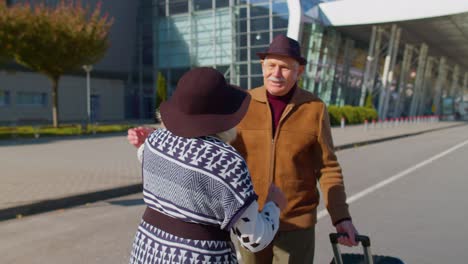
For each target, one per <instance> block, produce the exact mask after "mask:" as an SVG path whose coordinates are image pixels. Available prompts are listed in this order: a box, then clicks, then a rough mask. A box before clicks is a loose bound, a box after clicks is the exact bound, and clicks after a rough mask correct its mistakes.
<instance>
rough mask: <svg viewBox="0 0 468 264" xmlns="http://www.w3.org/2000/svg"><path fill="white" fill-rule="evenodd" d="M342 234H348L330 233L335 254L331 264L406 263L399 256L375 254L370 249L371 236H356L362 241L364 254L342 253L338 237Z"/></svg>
mask: <svg viewBox="0 0 468 264" xmlns="http://www.w3.org/2000/svg"><path fill="white" fill-rule="evenodd" d="M340 236H346V234H337V233H331V234H330V242H331V244H332V248H333V255H334V257H333V260H332V262H331V264H361V263H362V264H365V263H367V264H404V263H403V261H401V260H400V259H398V258H394V257H389V256H378V255H374V256H373V255H372V253H371V250H370V239H369V237H368V236H362V235H358V236H356V241H357V242H360V243H361V245H362V248H363V250H364V255H362V254H349V253H345V254H341V252H340V248H339V247H338V238H339V237H340Z"/></svg>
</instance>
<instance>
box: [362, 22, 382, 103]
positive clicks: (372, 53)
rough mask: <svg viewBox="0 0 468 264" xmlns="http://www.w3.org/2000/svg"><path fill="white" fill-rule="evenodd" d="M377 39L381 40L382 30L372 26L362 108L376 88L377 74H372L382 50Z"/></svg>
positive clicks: (363, 83) (363, 85)
mask: <svg viewBox="0 0 468 264" xmlns="http://www.w3.org/2000/svg"><path fill="white" fill-rule="evenodd" d="M377 37H378V38H379V39H380V30H378V26H372V34H371V39H370V43H369V51H368V53H367V54H368V55H367V58H366V69H365V72H364V77H363V81H362V88H361V99H360V100H359V105H360V106H364V104H365V100H366V94H367V93H368V92H369V93H371V92H372V88H373V87H374V79H375V72H372V70H373V69H374V64H376V63H378V50H379V49H380V40H379V41H377ZM377 44H378V45H377ZM376 51H377V52H376ZM376 54H377V56H376Z"/></svg>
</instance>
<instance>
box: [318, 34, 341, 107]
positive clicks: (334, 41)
mask: <svg viewBox="0 0 468 264" xmlns="http://www.w3.org/2000/svg"><path fill="white" fill-rule="evenodd" d="M340 44H341V36H340V33H339V32H338V31H336V30H333V31H332V34H331V41H330V44H329V52H328V59H327V65H326V67H325V69H326V71H325V72H324V73H325V75H324V76H325V78H324V80H323V83H322V88H323V89H322V91H321V93H319V94H320V98H322V100H323V101H324V102H325V103H326V104H330V101H331V95H332V90H333V81H334V79H335V68H336V59H337V57H338V51H339V48H340Z"/></svg>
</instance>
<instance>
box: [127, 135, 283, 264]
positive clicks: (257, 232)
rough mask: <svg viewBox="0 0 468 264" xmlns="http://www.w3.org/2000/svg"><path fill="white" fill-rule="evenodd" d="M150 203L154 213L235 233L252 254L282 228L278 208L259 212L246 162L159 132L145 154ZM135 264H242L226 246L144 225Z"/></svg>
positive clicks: (225, 150)
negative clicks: (238, 262)
mask: <svg viewBox="0 0 468 264" xmlns="http://www.w3.org/2000/svg"><path fill="white" fill-rule="evenodd" d="M142 167H143V195H144V201H145V203H146V204H147V205H148V207H150V208H151V209H153V210H156V211H158V212H161V213H164V214H166V215H168V216H170V217H173V218H176V219H179V220H183V221H186V222H191V223H198V224H202V225H212V226H217V227H219V228H220V229H222V230H226V231H231V232H232V233H233V234H235V237H237V239H239V241H240V244H241V245H242V246H243V247H246V248H247V249H249V250H251V251H254V252H256V251H259V250H261V249H263V248H265V247H266V246H267V245H268V244H269V243H270V242H271V241H272V239H273V238H274V236H275V234H276V232H277V231H278V227H279V213H280V212H279V208H278V207H277V206H276V205H275V204H274V203H272V202H269V203H267V204H266V205H265V206H264V208H263V210H262V211H261V212H258V204H257V201H256V198H257V196H256V194H255V192H254V190H253V187H252V182H251V179H250V174H249V171H248V168H247V165H246V163H245V161H244V159H243V158H242V157H241V156H240V155H239V154H238V153H237V151H236V150H235V149H234V148H233V147H231V146H230V145H228V144H226V143H224V142H222V141H220V140H219V139H217V138H215V137H209V136H208V137H199V138H183V137H178V136H175V135H173V134H172V133H171V132H170V131H168V130H166V129H157V130H155V131H154V132H153V133H152V134H151V135H150V136H149V137H148V139H147V140H146V142H145V145H144V151H143V153H142ZM130 263H237V260H236V254H235V250H234V248H233V246H232V244H231V243H229V242H226V241H206V240H192V239H186V238H183V237H177V236H174V235H172V234H170V233H168V232H166V231H164V230H160V229H158V228H156V227H154V226H151V225H150V224H149V223H146V222H145V221H144V220H142V221H141V224H140V226H139V228H138V231H137V234H136V237H135V240H134V243H133V250H132V255H131V259H130Z"/></svg>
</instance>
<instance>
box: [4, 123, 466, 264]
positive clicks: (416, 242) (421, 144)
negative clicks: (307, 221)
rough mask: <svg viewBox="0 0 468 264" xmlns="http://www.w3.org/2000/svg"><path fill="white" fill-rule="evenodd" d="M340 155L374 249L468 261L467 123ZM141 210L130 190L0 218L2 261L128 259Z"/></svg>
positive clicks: (320, 231) (327, 227)
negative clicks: (80, 203) (83, 202)
mask: <svg viewBox="0 0 468 264" xmlns="http://www.w3.org/2000/svg"><path fill="white" fill-rule="evenodd" d="M337 154H338V158H339V161H340V162H341V164H342V167H343V171H344V174H345V183H346V186H347V193H348V200H349V203H350V208H351V213H352V216H353V219H354V222H355V224H356V226H357V228H358V229H359V231H360V232H361V233H363V234H367V235H369V236H370V237H371V241H372V251H373V253H374V254H379V255H391V256H395V257H399V258H400V259H402V260H403V261H404V262H405V263H418V264H419V263H424V264H425V263H431V264H432V263H434V264H435V263H468V250H467V249H468V246H467V245H466V238H468V224H467V223H466V219H468V210H467V209H468V206H467V205H466V204H467V201H468V198H467V195H466V194H467V191H466V190H467V188H468V172H467V171H468V162H467V161H468V159H467V157H468V127H466V126H464V127H458V128H453V129H446V130H442V131H438V132H433V133H427V134H423V135H419V136H415V137H409V138H404V139H399V140H394V141H388V142H383V143H379V144H374V145H369V146H364V147H359V148H355V149H348V150H343V151H340V152H338V153H337ZM321 209H323V207H321ZM143 210H144V206H143V204H142V201H141V195H131V196H126V197H121V198H119V199H113V200H109V201H102V202H98V203H93V204H89V205H86V206H82V207H77V208H71V209H66V210H60V211H55V212H50V213H45V214H40V215H35V216H31V217H25V218H23V219H18V220H10V221H4V222H0V263H2V264H3V263H5V264H6V263H15V264H16V263H127V262H128V258H129V252H130V250H131V243H132V240H133V235H134V232H135V230H136V227H137V225H138V222H139V219H140V216H141V214H142V212H143ZM319 215H320V219H319V222H318V224H317V230H316V239H317V243H316V253H315V255H316V261H315V263H329V262H330V260H331V258H332V252H331V247H330V244H329V242H328V233H329V232H331V231H333V229H332V226H331V224H330V221H329V218H328V216H327V215H326V214H324V212H323V211H320V213H319ZM358 249H359V248H357V249H356V251H353V252H358ZM343 251H349V250H348V249H346V248H344V249H343Z"/></svg>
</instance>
